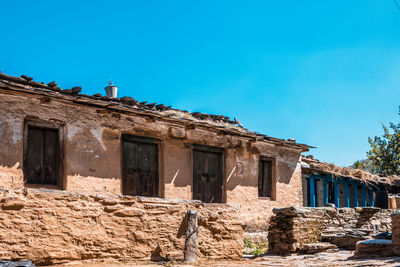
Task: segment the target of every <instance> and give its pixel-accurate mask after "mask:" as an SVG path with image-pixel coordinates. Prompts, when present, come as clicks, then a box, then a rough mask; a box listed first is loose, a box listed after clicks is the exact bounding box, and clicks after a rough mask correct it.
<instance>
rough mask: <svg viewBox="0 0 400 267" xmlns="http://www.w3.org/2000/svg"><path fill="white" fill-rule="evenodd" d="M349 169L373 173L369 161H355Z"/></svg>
mask: <svg viewBox="0 0 400 267" xmlns="http://www.w3.org/2000/svg"><path fill="white" fill-rule="evenodd" d="M349 167H350V168H353V169H360V170H363V171H368V172H373V170H372V168H371V161H370V160H369V159H362V160H357V161H355V162H354V163H353V165H351V166H349Z"/></svg>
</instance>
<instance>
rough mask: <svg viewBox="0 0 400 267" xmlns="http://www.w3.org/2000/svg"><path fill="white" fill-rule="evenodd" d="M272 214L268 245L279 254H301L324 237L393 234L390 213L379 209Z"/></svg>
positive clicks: (299, 210)
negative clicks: (352, 232)
mask: <svg viewBox="0 0 400 267" xmlns="http://www.w3.org/2000/svg"><path fill="white" fill-rule="evenodd" d="M273 212H274V214H275V215H274V216H273V217H271V220H270V226H269V230H268V242H269V249H270V251H271V252H273V253H278V254H284V253H291V252H296V251H301V250H302V249H303V246H304V244H307V243H317V242H321V239H322V238H323V237H324V236H327V235H336V234H339V233H343V232H344V231H349V230H350V231H351V230H358V231H365V232H366V233H369V234H373V233H378V232H386V231H391V218H390V213H391V212H390V211H389V210H381V209H379V208H341V209H336V208H296V207H287V208H282V209H274V210H273ZM399 239H400V238H399Z"/></svg>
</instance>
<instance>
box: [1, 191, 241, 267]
mask: <svg viewBox="0 0 400 267" xmlns="http://www.w3.org/2000/svg"><path fill="white" fill-rule="evenodd" d="M189 209H193V210H196V211H197V212H198V214H199V232H198V233H199V251H198V252H199V253H198V257H199V258H202V257H207V258H208V259H241V256H242V250H243V237H244V234H243V228H244V225H243V224H242V223H241V221H240V220H239V216H238V215H239V214H238V210H237V209H235V208H233V207H231V206H229V205H225V204H203V203H200V202H199V201H184V200H176V199H160V198H144V197H130V196H113V195H107V196H99V195H82V194H74V193H68V192H65V191H59V190H44V189H43V190H42V189H24V190H3V191H1V190H0V240H2V242H0V258H1V259H2V260H19V259H30V260H32V261H33V262H34V263H35V264H39V265H52V264H58V263H65V262H69V261H74V260H83V259H86V260H90V259H96V260H105V259H108V260H111V259H114V260H116V261H117V260H120V261H130V260H135V259H136V260H140V259H147V260H148V259H153V260H161V259H164V260H165V259H182V258H183V250H184V243H185V235H184V234H185V230H186V225H185V222H186V220H185V216H186V213H187V210H189Z"/></svg>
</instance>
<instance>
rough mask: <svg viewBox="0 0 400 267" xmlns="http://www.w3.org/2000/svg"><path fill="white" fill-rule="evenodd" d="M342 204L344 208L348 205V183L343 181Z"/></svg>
mask: <svg viewBox="0 0 400 267" xmlns="http://www.w3.org/2000/svg"><path fill="white" fill-rule="evenodd" d="M344 206H345V207H346V208H349V207H350V199H349V183H344Z"/></svg>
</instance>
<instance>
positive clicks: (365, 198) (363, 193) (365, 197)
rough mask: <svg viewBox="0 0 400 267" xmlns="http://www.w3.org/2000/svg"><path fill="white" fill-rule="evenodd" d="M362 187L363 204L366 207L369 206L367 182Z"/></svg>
mask: <svg viewBox="0 0 400 267" xmlns="http://www.w3.org/2000/svg"><path fill="white" fill-rule="evenodd" d="M361 188H362V206H363V207H366V206H367V192H366V190H365V184H362V185H361Z"/></svg>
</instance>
